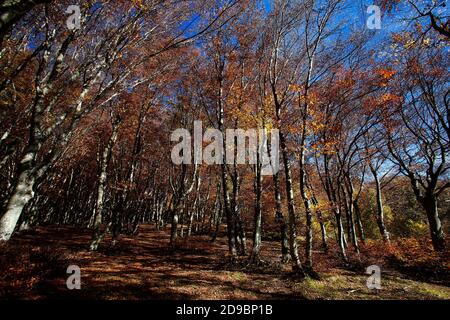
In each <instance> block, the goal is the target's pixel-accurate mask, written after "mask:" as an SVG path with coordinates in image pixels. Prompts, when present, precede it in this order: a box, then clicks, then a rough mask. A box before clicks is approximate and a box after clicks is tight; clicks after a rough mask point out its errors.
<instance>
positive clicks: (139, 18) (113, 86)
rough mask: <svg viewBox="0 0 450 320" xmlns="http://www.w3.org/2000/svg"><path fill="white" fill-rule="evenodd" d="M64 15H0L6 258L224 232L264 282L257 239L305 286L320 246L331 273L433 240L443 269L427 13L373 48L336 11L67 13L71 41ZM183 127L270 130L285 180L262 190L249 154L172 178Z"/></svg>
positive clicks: (448, 169) (296, 7)
mask: <svg viewBox="0 0 450 320" xmlns="http://www.w3.org/2000/svg"><path fill="white" fill-rule="evenodd" d="M72 2H74V1H65V0H53V1H5V2H4V4H2V5H1V9H2V11H4V12H5V13H2V15H1V17H2V21H1V25H0V27H1V29H0V36H1V52H0V65H1V72H0V104H1V105H0V118H1V122H0V135H1V140H0V174H1V180H0V185H1V189H0V191H1V193H0V201H1V203H2V211H1V215H0V239H2V240H5V241H7V240H9V239H10V237H11V236H12V235H13V234H14V232H17V231H19V230H26V229H29V228H33V227H36V226H38V225H49V224H60V225H63V224H70V225H73V226H78V227H80V228H90V229H92V234H93V236H92V243H91V246H90V249H91V250H97V248H98V246H99V245H101V242H102V240H103V239H104V237H105V235H106V234H108V233H110V234H111V235H112V239H113V243H115V242H116V241H118V240H119V238H120V235H121V234H135V233H137V232H138V230H139V225H141V224H144V223H154V224H155V225H156V227H157V228H161V229H164V228H166V226H168V225H170V234H171V245H173V246H174V247H176V244H177V241H178V240H179V238H188V237H189V236H191V234H194V233H201V234H210V235H211V237H212V240H213V241H214V240H215V238H216V237H217V236H218V233H219V231H220V230H221V229H222V228H223V230H226V232H227V236H228V244H229V255H230V258H231V260H235V259H236V258H237V257H238V256H240V255H242V256H246V255H248V256H249V261H250V262H251V263H255V264H258V263H260V261H261V257H260V252H261V246H262V245H263V243H262V238H263V237H264V235H265V234H268V233H269V231H270V232H275V233H277V234H278V237H279V239H280V241H281V248H282V251H281V252H280V255H281V257H282V260H283V261H284V262H288V261H290V262H291V263H292V268H293V270H294V271H295V272H298V273H299V274H305V273H309V272H312V270H313V266H314V259H313V248H314V247H319V246H321V248H322V249H323V250H328V249H329V244H330V242H332V241H333V242H334V243H337V248H338V250H339V254H340V256H341V258H342V259H343V260H344V261H346V260H347V259H348V250H354V251H355V252H357V253H359V251H360V244H361V243H364V242H365V241H367V239H380V241H385V242H389V241H392V240H393V239H398V238H402V237H422V236H424V233H427V234H428V237H430V238H431V241H432V245H433V248H434V250H436V251H445V250H446V240H445V230H446V228H447V227H448V218H447V217H448V212H449V200H450V195H449V191H448V190H449V187H450V176H449V173H450V159H449V157H450V86H449V79H450V75H449V69H448V66H449V62H450V61H449V55H448V50H449V46H448V44H449V38H448V23H447V24H446V23H445V19H446V17H445V16H443V15H440V16H438V14H439V13H435V11H433V10H435V8H434V7H433V8H431V7H424V8H419V7H417V6H415V8H416V9H417V10H418V12H422V13H423V14H422V15H421V16H420V17H419V18H417V17H416V18H417V19H414V20H413V23H411V24H409V25H408V26H407V27H406V29H402V30H398V28H392V31H391V29H390V27H392V26H387V25H385V26H384V28H385V29H384V30H383V32H384V33H385V37H384V38H382V39H381V40H380V38H379V34H378V33H377V31H371V30H367V29H365V26H364V22H363V23H361V24H360V25H358V26H357V27H358V28H355V25H351V24H349V23H348V21H346V20H345V17H346V16H349V15H350V16H351V15H352V14H354V12H353V11H352V10H353V9H352V7H351V6H349V3H350V2H349V1H345V0H326V1H325V0H275V1H272V2H271V4H270V7H269V6H268V4H267V2H266V1H263V2H260V1H251V0H240V1H239V0H235V1H231V0H228V1H206V0H192V1H170V0H169V1H165V0H163V1H154V0H148V1H147V0H142V1H80V2H79V5H80V8H81V24H80V25H81V28H80V29H69V28H68V27H67V25H66V20H67V14H66V13H65V12H66V8H67V7H68V6H69V5H72V4H73V3H72ZM75 2H77V1H75ZM394 2H395V3H391V4H389V2H386V1H385V2H384V5H386V6H389V8H390V10H391V11H390V14H391V15H392V14H397V15H402V14H404V12H403V11H401V10H400V9H396V6H399V5H400V1H394ZM433 3H434V1H433ZM392 4H394V5H392ZM404 5H408V3H405V4H404ZM427 8H428V9H427ZM396 10H397V11H396ZM420 10H428V11H420ZM402 17H403V16H402ZM404 18H405V19H406V18H407V16H404ZM430 19H431V20H430ZM374 42H375V43H376V46H375V47H374ZM195 121H202V122H203V125H204V126H205V127H210V128H215V129H217V130H219V131H221V132H223V133H224V134H225V132H226V130H227V129H243V130H247V129H250V128H258V129H264V128H266V129H272V128H276V129H278V130H279V149H280V163H281V168H280V171H279V172H278V173H277V174H275V175H274V176H264V175H263V174H262V167H263V164H262V160H261V152H260V151H261V150H258V152H257V155H256V156H257V161H256V164H252V165H250V164H247V165H239V164H237V163H236V162H235V163H234V164H233V163H222V164H217V165H207V164H205V163H198V164H192V165H187V164H181V165H176V164H174V163H173V162H172V160H171V152H172V148H173V146H174V142H173V141H171V134H172V132H173V131H174V130H176V129H178V128H185V129H188V130H189V131H191V132H193V130H194V122H195ZM212 142H213V141H208V140H207V139H205V141H203V144H202V147H207V146H208V144H209V143H212ZM234 142H235V143H234V144H235V145H237V144H238V141H237V139H236V141H234ZM268 149H269V152H270V144H269V148H268ZM223 156H224V157H225V155H223ZM446 218H447V219H446ZM168 230H169V229H168ZM274 230H276V231H274ZM247 237H251V240H252V241H251V242H249V241H247ZM248 243H251V248H248V247H247V246H248ZM302 248H304V249H302Z"/></svg>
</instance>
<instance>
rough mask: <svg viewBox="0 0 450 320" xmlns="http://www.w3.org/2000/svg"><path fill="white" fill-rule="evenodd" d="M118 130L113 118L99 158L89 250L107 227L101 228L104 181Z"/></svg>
mask: <svg viewBox="0 0 450 320" xmlns="http://www.w3.org/2000/svg"><path fill="white" fill-rule="evenodd" d="M118 131H119V125H118V123H116V122H115V120H114V121H113V126H112V133H111V137H110V138H109V141H108V143H107V145H106V147H105V149H104V150H103V153H102V157H101V160H100V174H99V181H98V186H97V202H96V205H95V209H94V216H95V218H94V233H93V236H92V241H91V245H90V247H89V248H90V250H91V251H96V250H97V249H98V246H99V244H100V242H101V241H102V240H103V238H104V236H105V233H106V232H107V227H104V229H103V230H102V223H103V207H104V201H105V190H106V182H107V178H108V166H109V162H110V160H111V155H112V149H113V147H114V144H115V142H116V140H117V136H118Z"/></svg>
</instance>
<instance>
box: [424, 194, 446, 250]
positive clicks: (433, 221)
mask: <svg viewBox="0 0 450 320" xmlns="http://www.w3.org/2000/svg"><path fill="white" fill-rule="evenodd" d="M421 203H422V206H423V207H424V209H425V211H426V213H427V218H428V224H429V226H430V234H431V241H432V242H433V248H434V250H435V251H438V252H445V250H446V243H445V235H444V231H443V229H442V224H441V220H440V218H439V213H438V205H437V198H436V196H434V195H431V196H425V198H424V199H423V200H422V201H421Z"/></svg>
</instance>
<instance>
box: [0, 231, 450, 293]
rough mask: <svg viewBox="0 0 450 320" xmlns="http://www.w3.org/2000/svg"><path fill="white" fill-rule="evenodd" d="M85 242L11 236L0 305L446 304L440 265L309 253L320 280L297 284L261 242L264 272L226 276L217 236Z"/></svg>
mask: <svg viewBox="0 0 450 320" xmlns="http://www.w3.org/2000/svg"><path fill="white" fill-rule="evenodd" d="M90 237H91V233H90V231H89V230H83V231H80V230H77V229H74V228H69V227H46V228H38V229H36V230H33V231H27V232H22V233H20V234H18V235H16V236H15V237H14V238H13V239H12V240H11V241H10V242H9V243H8V244H6V245H5V244H3V245H2V247H1V248H0V252H2V255H1V257H0V299H112V300H115V299H214V300H216V299H220V300H222V299H223V300H226V299H450V286H449V279H448V274H449V272H448V271H449V269H450V268H449V267H450V266H449V265H448V263H443V264H442V262H441V265H440V266H438V267H437V268H435V267H434V268H432V269H431V272H430V271H429V270H421V269H420V268H419V269H417V268H415V269H414V268H413V269H411V268H409V269H408V268H406V267H402V268H400V267H399V268H392V267H391V266H390V265H391V264H392V263H389V261H388V260H389V259H386V257H385V256H384V255H382V258H380V257H379V256H377V255H374V256H368V255H367V256H364V258H363V259H362V261H359V259H356V258H355V256H352V257H351V259H352V260H353V261H358V262H355V263H353V264H351V265H343V264H342V263H341V262H339V261H340V260H339V258H338V257H337V255H336V253H334V252H335V250H334V248H332V250H330V251H331V252H333V253H328V254H325V253H322V252H320V251H319V250H317V251H315V252H314V260H315V270H316V271H317V272H318V273H319V274H320V277H321V279H320V280H313V279H303V280H302V279H296V278H294V277H292V275H290V274H289V270H290V267H289V265H281V264H279V263H278V262H277V261H278V260H279V257H280V254H279V252H280V248H279V243H278V242H276V241H263V252H262V257H263V260H265V261H267V262H268V263H270V267H263V268H251V267H250V268H249V267H245V266H243V264H240V267H232V268H230V266H229V265H228V264H226V263H224V262H225V261H227V257H226V252H227V244H226V238H225V237H224V235H222V237H219V238H218V239H217V241H216V242H214V243H211V242H210V237H208V236H192V237H190V238H189V241H183V240H182V241H181V242H180V243H179V244H178V248H177V249H176V250H173V249H171V248H170V247H169V246H168V243H169V235H168V232H164V231H157V230H155V229H154V228H153V226H143V227H141V229H140V233H139V235H138V236H136V237H123V238H121V240H120V242H119V243H118V244H117V245H116V246H115V247H113V248H112V247H111V246H110V240H109V239H108V238H107V239H105V240H104V242H103V245H102V246H101V247H100V249H99V251H98V252H95V253H93V252H89V251H88V250H87V248H88V245H89V241H90ZM366 249H367V248H363V253H364V251H365V250H366ZM370 264H378V265H380V267H381V270H382V280H381V281H382V283H381V284H382V289H381V290H369V289H368V288H367V287H366V281H367V278H368V275H366V274H365V268H366V267H367V266H369V265H370ZM69 265H77V266H79V267H80V269H81V290H72V291H71V290H68V289H67V287H66V279H67V277H68V276H69V275H68V274H66V270H67V267H68V266H69Z"/></svg>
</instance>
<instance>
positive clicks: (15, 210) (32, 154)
mask: <svg viewBox="0 0 450 320" xmlns="http://www.w3.org/2000/svg"><path fill="white" fill-rule="evenodd" d="M38 149H39V147H38V146H33V144H32V145H30V146H29V147H28V152H26V154H25V156H24V157H23V159H22V161H21V163H20V165H19V168H18V180H17V183H16V186H15V187H14V189H13V191H12V194H11V196H10V197H9V200H8V202H7V204H6V210H5V212H4V213H3V216H2V217H1V219H0V240H4V241H8V240H9V239H10V238H11V236H12V234H13V232H14V229H15V228H16V225H17V222H18V221H19V218H20V215H21V214H22V211H23V209H24V207H25V206H26V205H27V203H28V202H29V201H30V200H31V199H32V198H33V197H34V191H33V188H34V184H35V181H36V179H35V172H34V171H35V159H36V156H37V150H38Z"/></svg>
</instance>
